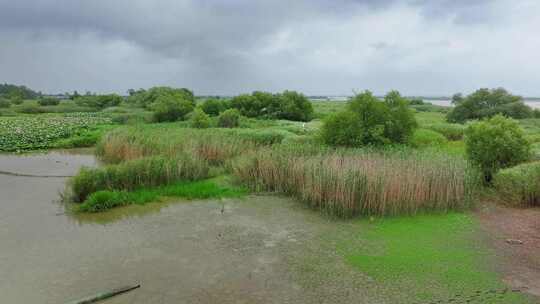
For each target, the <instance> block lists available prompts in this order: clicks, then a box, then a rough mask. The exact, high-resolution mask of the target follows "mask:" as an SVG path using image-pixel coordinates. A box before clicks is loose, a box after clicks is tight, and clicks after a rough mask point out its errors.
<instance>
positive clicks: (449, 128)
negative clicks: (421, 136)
mask: <svg viewBox="0 0 540 304" xmlns="http://www.w3.org/2000/svg"><path fill="white" fill-rule="evenodd" d="M426 128H428V129H430V130H433V131H435V132H439V133H441V134H442V135H444V136H445V137H446V138H447V139H448V140H461V139H463V134H464V133H465V127H464V126H463V125H461V124H450V123H437V124H431V125H427V126H426Z"/></svg>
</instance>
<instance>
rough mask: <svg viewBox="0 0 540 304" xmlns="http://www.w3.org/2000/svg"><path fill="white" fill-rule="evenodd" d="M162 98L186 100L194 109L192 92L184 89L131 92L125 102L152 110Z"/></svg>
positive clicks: (161, 88)
mask: <svg viewBox="0 0 540 304" xmlns="http://www.w3.org/2000/svg"><path fill="white" fill-rule="evenodd" d="M163 97H168V98H169V99H175V100H187V101H189V102H191V103H193V106H194V107H195V96H194V95H193V92H191V91H190V90H188V89H185V88H181V89H176V88H170V87H153V88H150V89H149V90H147V91H145V90H139V91H133V92H132V93H131V94H130V96H129V97H128V99H127V100H126V102H127V103H129V104H132V105H134V106H138V107H143V108H152V105H153V104H154V103H156V102H158V99H160V98H163Z"/></svg>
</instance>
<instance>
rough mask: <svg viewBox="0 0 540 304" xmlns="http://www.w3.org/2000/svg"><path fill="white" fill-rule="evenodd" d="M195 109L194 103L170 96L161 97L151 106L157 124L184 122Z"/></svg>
mask: <svg viewBox="0 0 540 304" xmlns="http://www.w3.org/2000/svg"><path fill="white" fill-rule="evenodd" d="M194 108H195V106H194V103H193V102H192V101H190V100H185V99H182V98H178V97H176V96H174V95H168V94H166V95H162V96H159V97H158V98H157V99H156V100H155V101H154V102H153V103H152V106H151V109H152V110H153V111H154V120H155V121H156V122H165V121H177V120H184V119H185V117H186V115H187V114H188V113H190V112H191V111H193V109H194Z"/></svg>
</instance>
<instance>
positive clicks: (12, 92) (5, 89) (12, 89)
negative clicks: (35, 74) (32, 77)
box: [0, 83, 39, 99]
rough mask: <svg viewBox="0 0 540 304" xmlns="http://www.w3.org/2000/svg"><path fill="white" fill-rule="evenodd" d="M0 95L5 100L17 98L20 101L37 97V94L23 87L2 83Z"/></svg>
mask: <svg viewBox="0 0 540 304" xmlns="http://www.w3.org/2000/svg"><path fill="white" fill-rule="evenodd" d="M2 95H4V96H6V97H7V98H12V97H13V96H18V97H19V98H20V99H34V98H36V97H38V95H39V94H38V93H36V92H34V91H32V90H31V89H29V88H27V87H25V86H17V85H13V84H7V83H4V84H0V96H2Z"/></svg>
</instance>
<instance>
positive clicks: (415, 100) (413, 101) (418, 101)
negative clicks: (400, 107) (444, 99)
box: [409, 98, 424, 106]
mask: <svg viewBox="0 0 540 304" xmlns="http://www.w3.org/2000/svg"><path fill="white" fill-rule="evenodd" d="M409 104H410V105H411V106H418V105H423V104H424V100H423V99H422V98H410V99H409Z"/></svg>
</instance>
